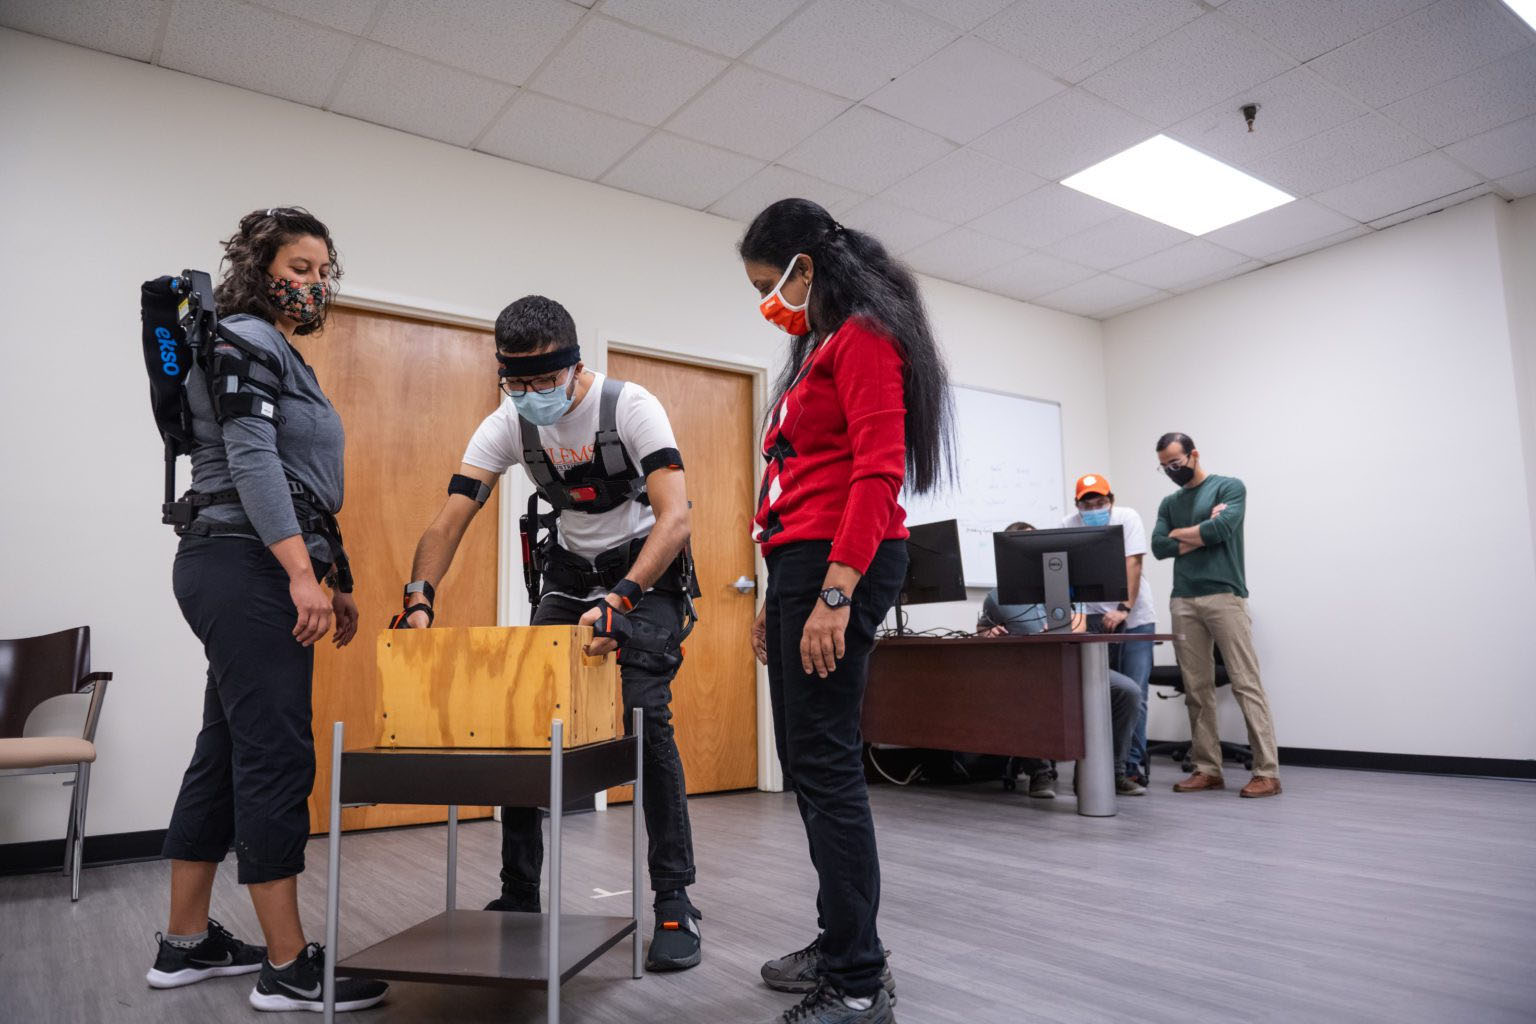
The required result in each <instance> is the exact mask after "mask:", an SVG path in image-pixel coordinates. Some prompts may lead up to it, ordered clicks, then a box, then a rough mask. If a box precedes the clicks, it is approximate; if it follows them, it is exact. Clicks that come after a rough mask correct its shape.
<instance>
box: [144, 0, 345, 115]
mask: <svg viewBox="0 0 1536 1024" xmlns="http://www.w3.org/2000/svg"><path fill="white" fill-rule="evenodd" d="M356 41H357V40H355V39H354V38H353V37H352V36H347V35H342V34H341V33H340V32H332V31H331V30H330V29H324V28H317V27H315V26H313V25H306V24H304V23H303V22H300V21H295V20H294V19H292V18H290V17H288V16H286V15H283V14H274V13H273V12H271V11H267V10H263V9H261V8H259V7H252V6H250V5H249V4H243V3H236V2H234V0H203V2H201V3H195V4H186V3H181V4H176V5H174V6H173V7H172V8H171V20H170V24H169V26H168V27H167V29H166V34H165V45H164V46H162V47H161V50H160V63H161V64H162V65H163V66H165V67H168V68H174V69H175V70H177V71H185V72H186V73H187V74H189V75H198V76H200V77H202V78H211V79H213V80H214V81H215V82H227V83H229V84H230V85H238V86H239V87H240V88H242V89H251V90H253V91H255V92H262V93H266V94H267V95H269V96H280V97H282V98H283V99H285V100H293V101H294V102H296V103H304V104H307V105H309V106H311V107H318V106H320V104H321V103H322V102H324V100H325V97H326V95H327V94H328V93H329V92H330V90H331V83H332V82H334V81H335V80H336V75H337V73H338V72H339V71H340V70H341V67H342V65H343V64H344V63H345V62H346V59H347V55H348V54H349V53H351V52H352V47H353V44H354V43H356ZM252 54H260V55H261V59H260V60H252V59H251V55H252Z"/></svg>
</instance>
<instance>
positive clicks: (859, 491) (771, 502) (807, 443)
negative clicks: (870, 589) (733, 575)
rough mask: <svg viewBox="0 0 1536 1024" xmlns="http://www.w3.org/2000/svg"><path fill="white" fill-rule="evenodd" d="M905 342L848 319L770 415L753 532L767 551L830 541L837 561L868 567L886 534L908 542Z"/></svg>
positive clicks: (808, 361)
mask: <svg viewBox="0 0 1536 1024" xmlns="http://www.w3.org/2000/svg"><path fill="white" fill-rule="evenodd" d="M902 365H903V364H902V358H901V353H900V352H899V351H898V349H897V347H896V343H895V342H894V341H892V340H891V339H890V338H889V337H888V336H887V335H885V334H884V333H883V332H881V330H880V329H879V327H878V326H877V325H875V324H873V323H871V322H870V321H868V320H849V321H847V322H846V323H844V324H843V326H842V327H840V328H839V329H838V330H836V331H834V332H833V333H832V336H831V337H829V338H827V339H826V340H825V341H823V342H822V343H821V344H820V345H818V346H817V347H816V348H815V349H813V350H812V351H811V354H810V355H808V356H807V357H806V359H805V362H804V364H802V366H801V368H800V373H799V375H798V376H797V377H796V379H795V383H794V384H792V385H790V388H789V390H788V391H787V392H786V393H785V395H784V398H783V399H782V400H781V401H780V402H779V404H778V406H777V407H776V408H775V409H774V411H773V416H772V418H771V419H770V420H769V424H768V431H767V434H766V436H765V437H764V438H763V458H764V459H766V460H767V462H768V465H767V467H766V468H765V469H764V470H763V483H762V487H761V488H760V489H759V490H758V500H757V516H756V518H755V519H754V523H755V526H754V529H753V530H752V538H753V539H754V540H756V541H757V542H758V543H760V544H761V545H762V546H763V554H764V555H765V556H766V555H767V554H768V553H769V552H771V551H773V550H774V549H775V548H777V547H780V546H781V545H784V544H793V543H795V542H796V541H803V540H823V541H824V540H830V541H831V542H832V553H831V555H830V556H829V558H828V560H829V561H832V562H842V563H844V564H845V565H850V566H852V567H853V568H855V569H857V570H858V571H859V572H861V573H862V572H864V571H865V570H867V569H868V568H869V563H870V561H871V560H872V559H873V558H874V557H875V549H876V548H877V547H879V546H880V542H881V541H884V540H904V539H906V536H907V527H906V518H907V515H906V512H904V511H903V510H902V507H901V505H900V504H899V503H898V502H897V500H896V498H897V495H898V494H900V492H901V484H902V480H903V478H904V477H905V475H906V461H907V444H906V415H907V408H906V401H905V396H904V391H903V388H902Z"/></svg>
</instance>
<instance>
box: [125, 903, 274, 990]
mask: <svg viewBox="0 0 1536 1024" xmlns="http://www.w3.org/2000/svg"><path fill="white" fill-rule="evenodd" d="M155 939H156V940H157V941H158V942H159V943H160V951H159V954H158V955H157V956H156V957H155V966H153V967H151V968H150V969H149V973H148V974H146V975H145V976H144V980H145V981H147V982H149V987H150V988H180V987H181V986H183V985H195V984H197V983H198V982H199V981H207V980H208V979H209V978H223V977H228V976H229V975H231V974H253V973H255V972H256V971H259V970H261V965H262V962H263V961H265V960H266V958H267V947H266V946H252V945H250V944H249V943H245V942H241V941H240V940H239V939H237V938H235V937H234V936H233V935H231V934H230V933H229V931H228V929H226V928H225V927H224V926H223V925H221V924H219V922H217V921H215V920H213V919H212V918H209V919H208V937H207V938H205V939H203V941H202V942H199V943H198V944H197V945H195V946H192V947H190V948H187V947H184V946H176V945H172V944H171V943H169V942H167V941H166V939H165V936H164V935H163V934H161V933H158V932H157V933H156V934H155Z"/></svg>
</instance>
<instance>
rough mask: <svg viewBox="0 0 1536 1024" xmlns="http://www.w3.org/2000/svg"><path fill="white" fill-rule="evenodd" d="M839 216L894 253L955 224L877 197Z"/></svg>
mask: <svg viewBox="0 0 1536 1024" xmlns="http://www.w3.org/2000/svg"><path fill="white" fill-rule="evenodd" d="M839 219H840V220H842V222H843V223H844V224H846V225H847V226H848V227H850V228H854V229H856V230H858V231H862V232H864V233H865V234H868V235H874V236H875V237H876V238H878V239H880V241H881V243H882V244H884V246H885V247H886V248H887V249H889V250H890V251H891V253H892V254H894V255H897V256H900V255H902V254H903V253H906V252H910V251H911V250H913V249H915V248H917V247H918V246H920V245H922V244H923V243H924V242H929V241H932V240H933V239H935V238H938V237H939V236H940V235H942V234H943V233H944V232H946V231H949V230H950V229H951V228H953V227H954V225H953V224H946V223H945V222H944V221H941V220H936V219H935V218H933V217H924V216H923V215H922V214H920V213H913V212H912V211H911V210H908V209H906V208H905V207H901V206H897V205H896V204H895V203H889V202H886V201H885V200H884V199H881V198H879V197H876V198H873V199H866V200H864V202H862V203H860V204H859V205H857V206H855V207H853V208H852V209H849V210H847V211H845V212H844V213H843V214H842V215H841V216H840V218H839Z"/></svg>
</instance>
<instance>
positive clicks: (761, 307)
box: [757, 253, 811, 337]
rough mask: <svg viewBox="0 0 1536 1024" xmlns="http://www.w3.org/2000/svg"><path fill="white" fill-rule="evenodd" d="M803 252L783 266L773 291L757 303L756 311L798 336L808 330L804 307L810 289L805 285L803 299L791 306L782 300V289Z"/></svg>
mask: <svg viewBox="0 0 1536 1024" xmlns="http://www.w3.org/2000/svg"><path fill="white" fill-rule="evenodd" d="M802 255H803V253H796V254H795V258H794V259H792V260H790V261H789V266H787V267H785V268H784V275H783V276H782V277H780V278H779V283H778V284H776V285H774V286H773V291H771V292H769V293H768V297H767V298H765V299H763V301H762V302H759V303H758V304H757V308H758V311H759V312H761V313H762V314H763V319H765V320H767V321H768V322H769V323H771V324H773V326H775V327H777V328H779V329H780V330H782V331H787V332H789V333H790V334H793V335H795V336H796V337H798V336H799V335H802V334H807V333H809V332H810V329H811V325H810V321H809V320H808V319H807V318H806V315H805V307H806V306H808V305H810V303H811V289H810V286H809V285H807V286H806V289H805V301H804V302H802V303H800V305H798V306H792V305H790V304H789V303H788V302H786V301H785V300H784V296H783V294H782V289H783V288H784V282H785V281H788V280H789V275H790V274H792V273H793V272H794V269H795V265H796V264H797V263H798V262H799V261H800V257H801V256H802Z"/></svg>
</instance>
